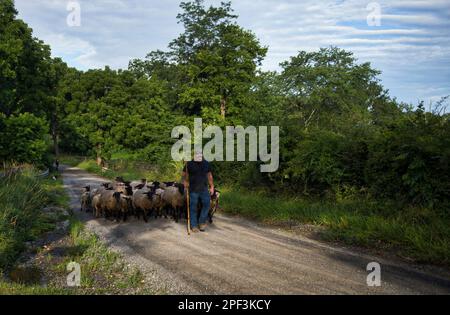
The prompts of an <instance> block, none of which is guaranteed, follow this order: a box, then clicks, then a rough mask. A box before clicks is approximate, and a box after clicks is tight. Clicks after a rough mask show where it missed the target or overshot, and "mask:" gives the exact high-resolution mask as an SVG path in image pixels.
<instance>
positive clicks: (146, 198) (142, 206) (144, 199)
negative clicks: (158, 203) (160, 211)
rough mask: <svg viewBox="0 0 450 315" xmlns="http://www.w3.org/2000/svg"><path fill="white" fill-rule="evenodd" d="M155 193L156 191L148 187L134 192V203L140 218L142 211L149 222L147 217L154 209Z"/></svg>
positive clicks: (136, 213) (145, 219)
mask: <svg viewBox="0 0 450 315" xmlns="http://www.w3.org/2000/svg"><path fill="white" fill-rule="evenodd" d="M153 194H154V192H153V191H152V190H148V189H140V190H137V191H135V192H134V194H133V197H132V203H133V208H134V210H135V215H136V216H137V218H138V219H139V217H140V214H141V213H142V215H143V218H144V221H145V222H148V219H147V218H148V216H149V215H150V214H151V212H152V211H153Z"/></svg>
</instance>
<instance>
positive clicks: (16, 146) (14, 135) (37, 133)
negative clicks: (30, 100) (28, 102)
mask: <svg viewBox="0 0 450 315" xmlns="http://www.w3.org/2000/svg"><path fill="white" fill-rule="evenodd" d="M0 135H1V137H0V160H2V161H8V162H18V163H30V164H36V165H42V164H46V162H48V161H46V156H45V154H46V152H47V144H48V141H46V138H47V139H48V125H47V123H46V121H45V120H44V119H42V118H39V117H36V116H34V115H33V114H30V113H23V114H19V115H17V116H16V115H13V116H10V117H5V116H4V115H2V114H0Z"/></svg>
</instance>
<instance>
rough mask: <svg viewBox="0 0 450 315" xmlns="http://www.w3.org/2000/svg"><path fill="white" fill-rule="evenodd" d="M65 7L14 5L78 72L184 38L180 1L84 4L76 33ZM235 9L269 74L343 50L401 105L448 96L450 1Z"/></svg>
mask: <svg viewBox="0 0 450 315" xmlns="http://www.w3.org/2000/svg"><path fill="white" fill-rule="evenodd" d="M67 1H68V0H33V1H30V0H16V5H17V7H18V9H19V11H20V16H21V17H23V18H24V19H25V21H26V22H27V23H29V24H30V25H31V26H32V27H33V28H34V30H35V34H36V36H38V37H39V38H41V39H43V40H45V41H46V42H47V43H48V44H50V45H51V46H52V49H53V53H54V55H61V56H63V57H64V58H65V60H66V61H67V62H68V63H69V64H71V65H73V66H77V67H79V68H81V69H88V68H92V67H94V68H98V67H103V66H104V65H106V64H108V65H110V66H112V67H113V68H120V67H122V68H124V67H127V65H128V61H129V60H130V59H131V58H133V57H144V56H145V55H146V53H147V52H149V51H151V50H155V49H166V47H167V44H168V42H169V41H170V40H171V39H173V38H175V37H176V36H177V34H178V33H179V32H181V31H182V29H181V26H180V25H178V24H177V23H176V15H177V13H178V12H179V8H178V5H179V2H180V1H179V0H165V1H158V0H126V1H125V0H79V2H80V3H81V9H82V26H81V27H79V28H69V27H68V26H67V25H66V16H67V14H68V12H67V11H66V4H67ZM220 1H221V0H207V3H208V4H215V5H217V4H219V3H220ZM369 2H378V3H379V4H380V5H381V14H382V15H381V26H380V27H368V26H367V22H366V18H367V15H368V14H369V13H370V11H368V10H367V4H368V3H369ZM233 8H234V9H235V11H236V13H237V14H238V15H239V16H240V17H239V23H240V24H241V25H243V26H244V27H245V28H247V29H251V30H253V31H254V32H255V34H256V35H257V36H258V37H259V38H260V39H261V42H262V43H263V44H264V45H266V46H269V53H268V56H267V58H266V60H265V61H264V69H271V70H274V69H279V66H278V64H279V63H280V62H282V61H284V60H286V59H288V58H289V56H293V55H296V54H297V53H298V51H299V50H306V51H313V50H317V49H319V48H320V47H324V46H329V45H338V46H340V47H342V48H344V49H347V50H351V51H353V52H354V53H355V55H356V56H357V57H358V58H359V59H360V60H361V61H371V62H372V63H373V65H374V66H375V67H377V68H379V69H380V70H382V71H383V75H382V78H383V82H384V84H385V85H386V86H387V87H388V88H389V89H390V90H391V93H392V94H393V95H398V96H399V98H400V99H402V100H405V101H416V99H417V98H422V97H424V98H428V97H436V93H437V92H434V94H433V93H431V92H430V93H428V92H426V91H425V90H423V89H418V88H417V87H418V86H421V87H423V88H424V89H427V88H433V87H436V88H439V90H438V91H439V93H441V92H442V93H443V94H445V93H447V94H450V84H449V81H450V69H449V68H450V67H449V65H450V40H449V35H450V31H449V29H450V0H390V1H387V0H379V1H377V0H374V1H371V0H368V1H360V0H346V1H335V0H321V1H317V0H302V1H298V0H281V1H280V0H259V1H254V0H234V1H233ZM436 69H440V71H437V72H436ZM429 76H432V77H431V78H430V77H429ZM405 82H408V84H406V83H405ZM431 94H433V95H431Z"/></svg>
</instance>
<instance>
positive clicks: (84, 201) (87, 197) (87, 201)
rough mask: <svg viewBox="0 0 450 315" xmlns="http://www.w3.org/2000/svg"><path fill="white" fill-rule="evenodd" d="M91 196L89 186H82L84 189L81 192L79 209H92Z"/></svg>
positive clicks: (87, 210)
mask: <svg viewBox="0 0 450 315" xmlns="http://www.w3.org/2000/svg"><path fill="white" fill-rule="evenodd" d="M91 201H92V196H91V187H90V186H86V187H84V191H83V193H82V194H81V209H80V211H86V212H89V211H91V210H92V204H91Z"/></svg>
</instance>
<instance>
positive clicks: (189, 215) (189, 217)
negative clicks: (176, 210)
mask: <svg viewBox="0 0 450 315" xmlns="http://www.w3.org/2000/svg"><path fill="white" fill-rule="evenodd" d="M184 165H185V168H186V182H187V183H188V185H189V171H188V166H187V162H184ZM185 189H186V202H187V232H188V235H191V209H190V205H189V204H190V200H189V186H187V187H185Z"/></svg>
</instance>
